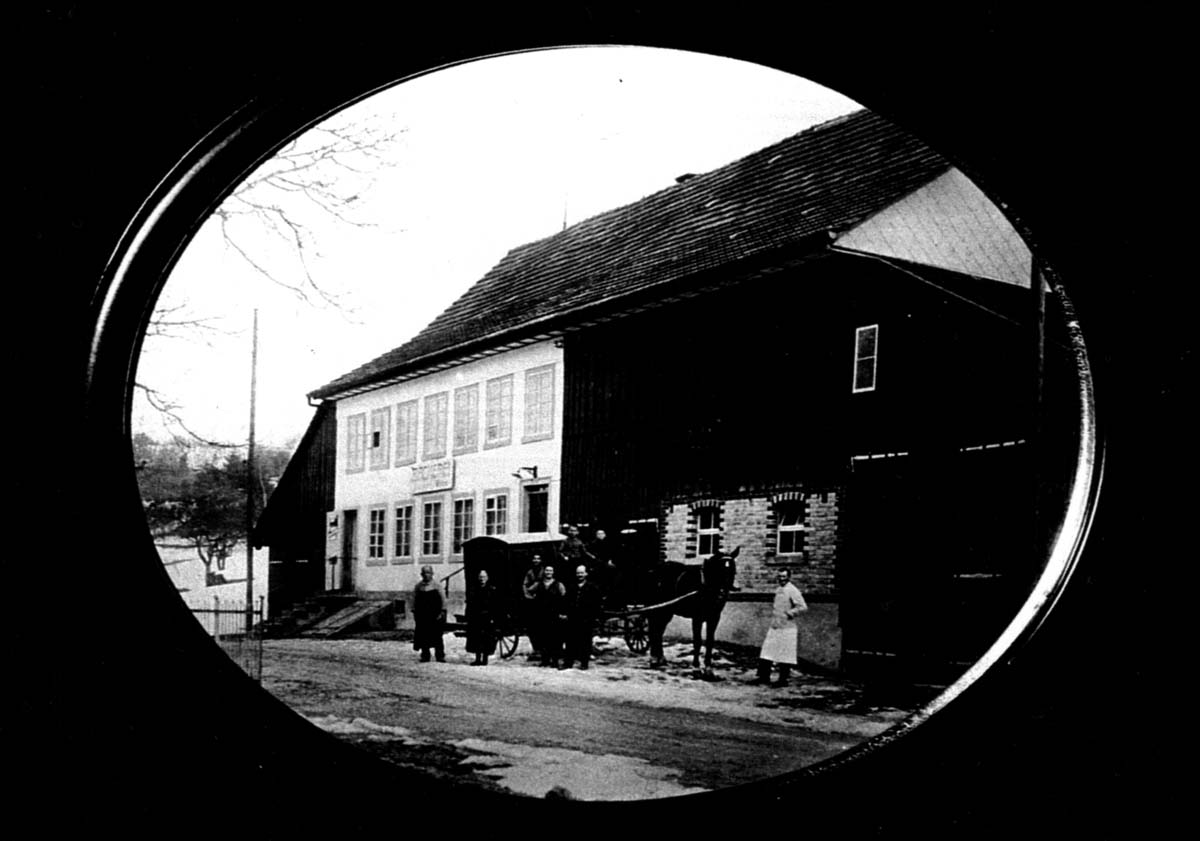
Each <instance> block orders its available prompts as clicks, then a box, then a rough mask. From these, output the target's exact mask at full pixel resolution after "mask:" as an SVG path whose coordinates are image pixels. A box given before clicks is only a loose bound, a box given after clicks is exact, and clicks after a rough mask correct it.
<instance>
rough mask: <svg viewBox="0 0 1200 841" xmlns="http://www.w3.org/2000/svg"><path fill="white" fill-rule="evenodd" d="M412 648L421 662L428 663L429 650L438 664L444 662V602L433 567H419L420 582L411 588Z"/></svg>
mask: <svg viewBox="0 0 1200 841" xmlns="http://www.w3.org/2000/svg"><path fill="white" fill-rule="evenodd" d="M412 613H413V624H414V625H415V626H416V630H415V632H414V634H413V648H414V649H416V650H417V651H420V652H421V662H422V663H428V662H429V649H431V648H432V649H433V652H434V654H435V655H436V657H437V661H438V662H439V663H444V662H446V649H445V647H444V646H445V644H444V643H443V642H442V634H443V633H445V626H446V601H445V599H444V598H443V596H442V590H441V588H440V587H438V585H437V582H435V581H434V580H433V567H431V566H430V565H429V564H425V565H424V566H423V567H421V580H420V581H418V582H417V586H416V587H414V588H413V611H412Z"/></svg>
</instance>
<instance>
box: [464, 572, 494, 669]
mask: <svg viewBox="0 0 1200 841" xmlns="http://www.w3.org/2000/svg"><path fill="white" fill-rule="evenodd" d="M496 608H497V603H496V588H495V587H493V586H492V585H491V584H489V583H488V573H487V570H486V569H481V570H479V583H478V585H477V586H476V587H475V591H474V592H473V593H471V594H470V600H469V601H468V603H467V651H469V652H471V653H472V654H474V655H475V661H474V662H473V663H471V665H472V666H486V665H487V662H488V657H490V656H491V655H493V654H495V653H496V619H497V617H496Z"/></svg>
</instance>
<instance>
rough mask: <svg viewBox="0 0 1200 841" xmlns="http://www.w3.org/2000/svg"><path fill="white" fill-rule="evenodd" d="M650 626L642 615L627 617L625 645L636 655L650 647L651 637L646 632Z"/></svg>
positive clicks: (635, 614)
mask: <svg viewBox="0 0 1200 841" xmlns="http://www.w3.org/2000/svg"><path fill="white" fill-rule="evenodd" d="M648 624H649V623H648V622H647V621H646V617H645V615H644V614H641V613H634V614H631V615H629V616H626V617H625V644H626V645H627V646H629V650H630V651H632V652H633V653H634V654H641V653H642V652H644V651H645V650H646V649H647V648H649V646H650V637H649V635H648V634H647V632H646V631H647V625H648Z"/></svg>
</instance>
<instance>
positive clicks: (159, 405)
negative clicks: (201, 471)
mask: <svg viewBox="0 0 1200 841" xmlns="http://www.w3.org/2000/svg"><path fill="white" fill-rule="evenodd" d="M133 385H134V388H136V389H138V390H139V391H141V392H142V396H144V397H145V398H146V402H148V403H149V404H150V406H151V408H153V409H154V410H155V411H156V412H158V413H159V414H160V415H162V417H163V418H164V419H165V420H166V421H167V423H168V424H169V425H174V426H177V427H179V429H181V430H182V431H183V432H184V433H185V434H186V435H187V437H188V438H190V439H192V440H193V441H196V442H198V443H200V444H204V445H205V446H209V447H215V448H219V449H227V450H235V449H240V448H241V447H242V446H243V445H242V444H235V443H230V442H228V441H213V440H210V439H208V438H206V437H204V436H203V435H201V434H200V433H198V432H196V431H195V430H193V429H192V428H191V427H189V426H188V425H187V422H186V421H184V419H183V418H182V417H181V416H180V414H179V408H180V407H179V406H178V404H175V403H172V402H171V401H170V400H169V399H167V398H166V397H164V396H163V395H162V393H161V392H159V391H157V390H156V389H153V388H151V387H150V386H148V385H145V384H144V383H134V384H133Z"/></svg>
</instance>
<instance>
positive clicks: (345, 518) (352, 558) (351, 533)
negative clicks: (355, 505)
mask: <svg viewBox="0 0 1200 841" xmlns="http://www.w3.org/2000/svg"><path fill="white" fill-rule="evenodd" d="M357 564H358V512H357V511H355V510H349V511H343V512H342V559H341V570H340V580H339V581H338V585H339V586H338V589H340V590H353V589H354V568H355V566H357Z"/></svg>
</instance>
